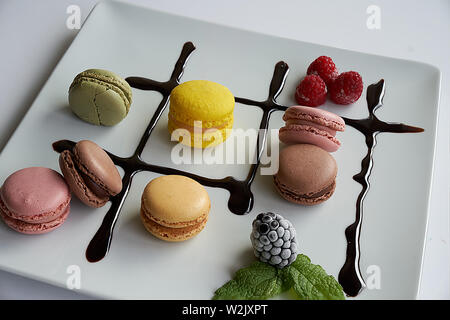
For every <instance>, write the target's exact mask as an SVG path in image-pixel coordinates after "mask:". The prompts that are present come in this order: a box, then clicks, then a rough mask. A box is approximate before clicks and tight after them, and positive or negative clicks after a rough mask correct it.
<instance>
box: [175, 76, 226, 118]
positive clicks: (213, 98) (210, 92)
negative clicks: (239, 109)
mask: <svg viewBox="0 0 450 320" xmlns="http://www.w3.org/2000/svg"><path fill="white" fill-rule="evenodd" d="M234 105H235V99H234V96H233V94H232V93H231V92H230V90H229V89H228V88H227V87H225V86H223V85H221V84H219V83H216V82H212V81H208V80H192V81H187V82H184V83H182V84H180V85H178V86H176V87H175V88H174V89H173V90H172V92H171V94H170V107H169V109H170V110H172V112H176V114H177V115H178V117H179V119H180V120H181V121H183V117H184V116H187V117H188V118H189V119H193V120H201V121H214V120H222V119H223V118H225V117H227V116H229V115H230V113H232V112H233V110H234ZM170 110H169V112H170Z"/></svg>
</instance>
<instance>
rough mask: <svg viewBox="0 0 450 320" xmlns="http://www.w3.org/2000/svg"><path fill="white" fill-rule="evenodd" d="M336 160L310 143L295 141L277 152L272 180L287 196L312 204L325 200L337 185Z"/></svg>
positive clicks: (282, 193) (294, 201)
mask: <svg viewBox="0 0 450 320" xmlns="http://www.w3.org/2000/svg"><path fill="white" fill-rule="evenodd" d="M336 175H337V164H336V160H335V159H334V158H333V157H332V156H331V155H330V154H329V153H328V152H326V151H325V150H323V149H321V148H319V147H317V146H314V145H311V144H294V145H291V146H288V147H286V148H284V149H283V150H282V151H281V152H280V160H279V168H278V173H277V174H275V175H274V183H275V187H276V189H277V190H278V192H279V193H280V194H281V196H282V197H283V198H285V199H286V200H288V201H290V202H293V203H297V204H303V205H315V204H319V203H322V202H324V201H325V200H328V199H329V198H330V197H331V196H332V195H333V192H334V189H335V188H336Z"/></svg>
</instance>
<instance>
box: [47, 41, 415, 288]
mask: <svg viewBox="0 0 450 320" xmlns="http://www.w3.org/2000/svg"><path fill="white" fill-rule="evenodd" d="M194 50H195V47H194V45H193V44H192V42H186V43H185V44H184V46H183V49H182V51H181V54H180V57H179V58H178V61H177V62H176V64H175V68H174V70H173V72H172V75H171V76H170V78H169V80H168V81H166V82H159V81H155V80H151V79H147V78H142V77H128V78H126V79H125V80H126V81H127V82H128V83H129V84H130V86H132V87H133V88H137V89H141V90H152V91H158V92H159V93H161V95H162V97H163V98H162V100H161V102H160V104H159V106H158V108H157V109H156V111H155V113H154V114H153V117H152V119H151V120H150V123H149V125H148V126H147V129H146V130H145V132H144V134H143V135H142V137H141V140H140V142H139V144H138V146H137V148H136V150H135V152H134V153H133V155H132V156H131V157H127V158H122V157H118V156H116V155H114V154H112V153H110V152H108V151H106V150H105V151H106V152H107V153H108V155H109V156H110V157H111V159H112V160H113V162H114V163H115V164H116V165H117V166H120V167H122V169H123V170H124V176H123V178H122V183H123V188H122V191H121V192H120V193H119V194H117V195H116V196H114V197H112V198H111V199H110V201H111V207H110V208H109V210H108V212H107V213H106V215H105V217H104V219H103V222H102V224H101V226H100V228H99V229H98V231H97V233H96V234H95V235H94V237H93V238H92V240H91V242H90V243H89V245H88V248H87V250H86V258H87V260H88V261H89V262H97V261H100V260H101V259H103V258H104V257H105V256H106V254H107V253H108V251H109V248H110V246H111V241H112V236H113V231H114V226H115V224H116V221H117V219H118V217H119V214H120V211H121V209H122V206H123V204H124V202H125V199H126V197H127V195H128V192H129V190H130V186H131V182H132V179H133V176H134V175H135V174H136V173H138V172H141V171H151V172H155V173H159V174H165V175H168V174H177V175H183V176H186V177H189V178H192V179H194V180H196V181H198V182H199V183H201V184H202V185H204V186H208V187H215V188H222V189H226V190H228V191H229V192H230V198H229V200H228V208H229V209H230V211H231V212H232V213H234V214H238V215H243V214H246V213H248V212H250V211H251V210H252V208H253V203H254V198H253V193H252V192H251V184H252V182H253V181H254V179H255V176H256V172H257V170H258V167H259V164H260V159H261V155H262V152H263V150H264V147H265V144H266V139H267V129H268V126H269V120H270V116H271V114H272V113H273V112H274V111H276V110H279V111H285V110H286V109H287V107H285V106H282V105H280V104H278V103H277V102H276V98H277V97H278V96H279V94H280V93H281V91H282V90H283V87H284V84H285V81H286V77H287V74H288V72H289V67H288V65H287V64H286V63H285V62H283V61H280V62H278V63H277V64H276V65H275V69H274V73H273V77H272V81H271V83H270V86H269V94H268V97H267V99H266V100H264V101H255V100H250V99H246V98H239V97H236V98H235V100H236V102H237V103H241V104H246V105H251V106H256V107H259V108H261V109H262V111H263V115H262V119H261V122H260V126H259V128H260V130H261V132H262V133H263V134H260V135H259V136H258V140H257V148H256V163H254V164H252V165H251V167H250V169H249V172H248V175H247V177H246V179H245V180H237V179H235V178H234V177H231V176H228V177H225V178H223V179H211V178H207V177H203V176H199V175H196V174H193V173H190V172H185V171H181V170H178V169H174V168H168V167H162V166H158V165H154V164H150V163H147V162H145V161H143V160H142V159H141V155H142V152H143V150H144V148H145V145H146V144H147V141H148V139H149V138H150V135H151V133H152V131H153V129H154V128H155V126H156V124H157V122H158V121H159V119H160V118H161V115H162V113H163V112H164V110H165V108H166V107H167V105H168V101H169V96H170V93H171V91H172V90H173V89H174V88H175V87H176V86H177V85H178V84H179V83H180V79H181V76H182V75H183V71H184V68H185V66H186V62H187V61H188V59H189V57H190V55H191V53H192V52H193V51H194ZM384 92H385V84H384V80H380V81H379V82H378V83H376V84H372V85H370V86H369V87H368V88H367V104H368V110H369V116H368V117H367V118H365V119H349V118H344V120H345V123H346V124H347V125H349V126H351V127H353V128H355V129H356V130H358V131H359V132H361V133H362V134H364V136H365V138H366V145H367V155H366V156H365V157H364V159H363V160H362V162H361V172H359V173H358V174H356V175H354V176H353V179H354V180H355V181H357V182H358V183H360V184H361V185H362V190H361V193H360V194H359V196H358V198H357V200H356V219H355V222H354V223H353V224H351V225H350V226H348V227H347V228H346V230H345V236H346V239H347V254H346V260H345V264H344V265H343V267H342V268H341V270H340V272H339V277H338V280H339V283H340V284H341V285H342V287H343V289H344V291H345V293H346V294H347V295H348V296H356V295H357V294H358V293H359V292H360V291H361V289H362V288H363V286H365V282H364V279H363V277H362V275H361V271H360V267H359V260H360V246H359V239H360V234H361V224H362V218H363V202H364V198H365V196H366V194H367V192H368V190H369V186H370V184H369V177H370V174H371V170H372V166H373V159H372V155H373V151H374V148H375V145H376V136H377V135H378V134H379V133H381V132H393V133H394V132H395V133H406V132H422V131H423V129H421V128H417V127H412V126H408V125H405V124H402V123H388V122H383V121H381V120H379V119H378V118H377V117H376V116H375V111H376V110H377V109H378V108H379V107H381V106H382V104H383V96H384ZM74 146H75V142H73V141H69V140H60V141H57V142H55V143H53V149H54V150H55V151H57V152H62V151H64V150H72V148H73V147H74Z"/></svg>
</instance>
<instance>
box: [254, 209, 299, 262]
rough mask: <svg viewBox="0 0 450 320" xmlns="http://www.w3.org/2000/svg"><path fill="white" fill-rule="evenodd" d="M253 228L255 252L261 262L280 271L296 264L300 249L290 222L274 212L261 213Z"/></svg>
mask: <svg viewBox="0 0 450 320" xmlns="http://www.w3.org/2000/svg"><path fill="white" fill-rule="evenodd" d="M252 227H253V228H252V233H251V234H250V239H251V241H252V245H253V252H254V253H255V256H256V257H257V258H259V260H260V261H262V262H267V263H269V264H271V265H273V266H276V267H278V268H280V269H281V268H284V267H286V266H288V265H290V264H291V263H292V262H294V260H295V258H297V254H298V249H299V248H298V243H297V239H296V232H295V229H294V227H293V226H292V223H291V222H290V221H288V220H287V219H284V218H283V217H282V216H281V215H279V214H275V213H272V212H268V213H260V214H258V216H257V217H256V219H255V220H254V221H253V223H252Z"/></svg>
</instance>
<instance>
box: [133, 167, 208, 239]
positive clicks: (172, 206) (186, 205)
mask: <svg viewBox="0 0 450 320" xmlns="http://www.w3.org/2000/svg"><path fill="white" fill-rule="evenodd" d="M210 208H211V201H210V199H209V195H208V193H207V191H206V189H205V188H204V187H203V186H202V185H201V184H200V183H198V182H197V181H195V180H193V179H190V178H187V177H184V176H180V175H167V176H161V177H158V178H156V179H153V180H152V181H150V182H149V183H148V184H147V186H146V187H145V189H144V191H143V193H142V198H141V219H142V223H143V224H144V226H145V228H146V229H147V231H149V232H150V233H151V234H153V235H154V236H155V237H157V238H159V239H162V240H165V241H172V242H176V241H184V240H188V239H191V238H193V237H194V236H196V235H197V234H198V233H200V231H202V230H203V228H204V227H205V225H206V222H207V221H208V216H209V210H210Z"/></svg>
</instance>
